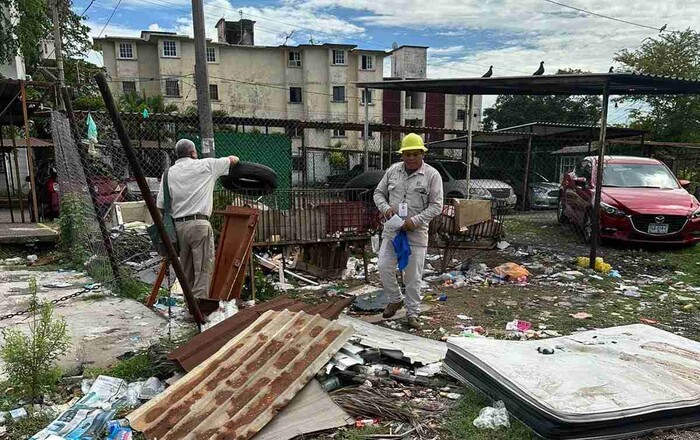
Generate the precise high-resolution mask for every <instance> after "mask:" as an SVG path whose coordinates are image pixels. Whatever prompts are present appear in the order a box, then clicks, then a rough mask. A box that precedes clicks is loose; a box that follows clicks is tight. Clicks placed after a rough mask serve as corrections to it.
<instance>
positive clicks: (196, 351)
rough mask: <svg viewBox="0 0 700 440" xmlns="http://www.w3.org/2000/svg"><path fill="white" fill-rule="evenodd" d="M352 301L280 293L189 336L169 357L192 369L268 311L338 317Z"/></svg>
mask: <svg viewBox="0 0 700 440" xmlns="http://www.w3.org/2000/svg"><path fill="white" fill-rule="evenodd" d="M353 300H354V298H343V299H339V300H337V301H329V302H323V303H320V304H316V305H313V304H307V303H305V302H303V301H298V300H295V299H292V298H290V297H289V296H287V295H282V296H278V297H277V298H275V299H272V300H270V301H267V302H264V303H260V304H258V305H256V306H254V307H251V308H248V309H243V310H241V311H239V312H238V313H236V314H235V315H234V316H232V317H230V318H228V319H226V320H225V321H222V322H220V323H219V324H217V325H215V326H214V327H212V328H210V329H208V330H207V331H205V332H202V333H200V334H199V335H197V336H195V337H194V338H192V339H190V341H189V342H187V344H184V345H182V346H180V347H178V348H177V349H176V350H173V351H172V352H171V353H170V354H169V355H168V359H171V360H174V361H177V362H178V363H179V364H180V365H182V368H184V369H185V370H186V371H192V369H194V368H195V367H196V366H197V365H199V364H201V363H202V362H204V361H205V360H206V359H207V358H208V357H209V356H211V355H213V354H214V353H216V352H217V351H218V350H219V349H220V348H221V347H223V346H224V345H225V344H226V343H227V342H228V341H230V340H231V339H233V338H234V337H235V336H236V335H238V334H239V333H240V332H242V331H243V330H244V329H245V328H246V327H248V326H249V325H251V324H252V323H253V322H255V320H256V319H258V318H259V317H260V316H261V315H262V314H263V313H265V312H267V311H268V310H276V311H282V310H285V309H286V310H289V311H292V312H298V311H301V310H303V311H305V312H306V313H309V314H310V315H321V317H323V318H326V319H335V318H337V317H338V315H340V312H341V311H342V310H343V309H344V308H345V307H347V306H348V305H349V304H350V303H351V302H352V301H353Z"/></svg>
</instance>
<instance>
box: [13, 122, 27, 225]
mask: <svg viewBox="0 0 700 440" xmlns="http://www.w3.org/2000/svg"><path fill="white" fill-rule="evenodd" d="M12 119H13V118H12V111H10V133H11V136H12V138H11V139H12V152H13V154H14V156H15V176H16V177H17V200H19V215H20V217H21V218H22V223H24V222H25V220H24V201H23V200H22V177H21V176H20V175H19V159H18V158H17V141H16V140H15V123H14V121H13V120H12Z"/></svg>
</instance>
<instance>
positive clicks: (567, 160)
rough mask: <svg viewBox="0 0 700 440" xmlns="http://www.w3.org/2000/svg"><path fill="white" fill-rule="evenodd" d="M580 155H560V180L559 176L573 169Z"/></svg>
mask: <svg viewBox="0 0 700 440" xmlns="http://www.w3.org/2000/svg"><path fill="white" fill-rule="evenodd" d="M580 160H581V158H580V157H575V156H574V157H562V158H561V163H560V164H559V177H560V179H559V180H561V176H563V175H564V174H565V173H568V172H569V171H571V170H573V169H574V167H575V166H576V164H577V163H578V161H580Z"/></svg>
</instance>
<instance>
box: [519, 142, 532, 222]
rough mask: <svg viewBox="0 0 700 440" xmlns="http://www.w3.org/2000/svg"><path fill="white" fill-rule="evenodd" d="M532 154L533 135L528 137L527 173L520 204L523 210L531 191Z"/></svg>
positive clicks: (524, 177)
mask: <svg viewBox="0 0 700 440" xmlns="http://www.w3.org/2000/svg"><path fill="white" fill-rule="evenodd" d="M531 156H532V135H530V136H528V138H527V156H526V157H525V175H524V176H523V198H522V200H521V203H520V206H521V208H522V210H523V211H525V204H526V202H525V201H526V200H527V195H528V194H529V193H530V191H529V190H528V187H527V185H528V183H529V182H528V180H529V179H530V157H531Z"/></svg>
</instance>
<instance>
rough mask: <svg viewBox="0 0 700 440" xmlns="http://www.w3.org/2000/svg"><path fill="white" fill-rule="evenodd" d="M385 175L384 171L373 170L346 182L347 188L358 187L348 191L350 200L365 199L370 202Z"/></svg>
mask: <svg viewBox="0 0 700 440" xmlns="http://www.w3.org/2000/svg"><path fill="white" fill-rule="evenodd" d="M382 177H384V171H382V170H371V171H367V172H366V173H362V174H360V175H359V176H355V177H353V178H352V179H350V180H349V181H348V183H346V184H345V188H346V189H356V190H357V191H348V200H349V201H351V202H357V201H364V202H367V203H370V202H371V201H372V198H373V196H374V189H375V188H376V187H377V185H379V182H380V181H381V180H382Z"/></svg>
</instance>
